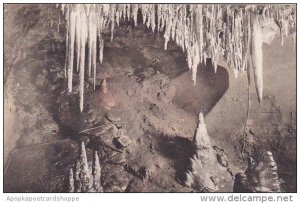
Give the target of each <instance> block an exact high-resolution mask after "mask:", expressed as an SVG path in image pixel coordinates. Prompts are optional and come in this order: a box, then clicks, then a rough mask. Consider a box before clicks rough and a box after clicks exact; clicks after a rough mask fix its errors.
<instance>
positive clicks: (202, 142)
mask: <svg viewBox="0 0 300 203" xmlns="http://www.w3.org/2000/svg"><path fill="white" fill-rule="evenodd" d="M194 143H195V145H196V146H197V148H199V149H209V147H210V146H211V144H210V139H209V136H208V133H207V129H206V125H205V122H204V118H203V114H202V113H201V112H200V113H199V121H198V127H197V129H196V133H195V135H194Z"/></svg>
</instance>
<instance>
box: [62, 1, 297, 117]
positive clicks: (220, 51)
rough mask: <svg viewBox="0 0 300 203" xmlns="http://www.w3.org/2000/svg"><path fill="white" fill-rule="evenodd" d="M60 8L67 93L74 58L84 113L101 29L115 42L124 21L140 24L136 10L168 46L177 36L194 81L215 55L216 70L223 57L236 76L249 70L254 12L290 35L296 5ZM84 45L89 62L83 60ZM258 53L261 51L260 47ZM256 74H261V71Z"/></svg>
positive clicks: (100, 49) (101, 44)
mask: <svg viewBox="0 0 300 203" xmlns="http://www.w3.org/2000/svg"><path fill="white" fill-rule="evenodd" d="M61 10H62V12H63V14H64V15H65V19H66V22H67V37H66V39H67V40H66V43H67V49H66V52H67V60H66V73H67V77H68V91H69V92H72V78H73V68H74V62H75V61H76V64H77V65H76V69H77V71H79V81H80V82H79V86H80V87H79V95H80V110H81V111H82V110H83V96H84V78H85V74H87V75H88V76H91V72H93V79H94V88H95V83H96V82H95V79H96V63H97V58H98V61H99V62H100V63H102V60H103V47H104V42H103V38H102V34H103V31H104V30H109V29H110V32H111V40H113V36H114V29H115V26H118V25H119V24H120V21H121V20H123V21H131V20H132V21H133V22H134V24H135V25H137V16H138V11H140V12H141V14H142V21H143V24H144V25H146V26H147V27H148V28H149V29H152V30H153V31H155V30H157V31H158V32H164V38H165V45H164V47H165V49H167V46H168V42H169V41H170V40H173V41H175V42H176V44H177V45H178V46H180V47H181V48H182V50H183V51H184V52H186V55H187V63H188V67H189V69H191V70H192V79H193V81H194V83H195V82H196V75H197V67H198V65H199V64H200V63H204V64H206V59H207V58H211V59H212V64H213V66H214V69H215V71H217V64H218V61H219V58H220V57H222V58H223V59H225V61H226V62H227V63H228V65H229V66H230V67H232V68H233V70H234V73H235V75H236V76H237V74H238V73H239V72H241V73H243V72H245V71H246V70H247V64H248V61H249V59H250V58H251V57H250V55H251V52H252V51H253V49H254V48H257V47H258V49H260V45H259V46H252V49H251V38H253V35H251V32H253V28H252V27H253V23H252V21H253V20H252V17H251V16H255V18H259V22H260V23H261V24H262V25H261V26H263V24H264V23H265V22H266V21H274V22H276V23H277V25H278V26H279V28H280V33H281V36H283V35H289V34H290V33H291V32H293V31H295V27H296V14H295V7H294V6H284V5H270V6H268V5H265V6H263V5H248V6H240V5H234V6H232V5H214V4H210V5H200V4H199V5H196V4H194V5H188V4H117V5H116V4H62V5H61ZM254 32H256V31H254ZM282 42H283V37H282ZM97 44H98V45H97ZM86 46H87V47H88V53H87V56H88V60H87V61H88V64H85V61H86V59H85V56H86V49H85V48H86ZM97 47H98V48H97ZM97 49H98V50H97ZM97 52H98V53H97ZM256 53H258V54H260V51H258V52H256ZM258 54H256V56H255V58H254V60H256V58H257V57H261V58H262V56H260V55H258ZM75 56H76V58H75ZM252 59H253V57H252ZM256 61H258V62H259V63H258V64H254V65H258V69H261V68H262V64H261V63H262V60H260V58H259V59H258V60H256ZM86 67H87V69H86ZM256 72H258V73H260V72H261V71H256ZM257 77H261V75H260V74H258V76H257ZM257 81H258V82H257ZM255 83H256V87H257V89H259V91H258V92H259V94H261V92H262V85H261V83H262V79H261V78H257V79H256V81H255ZM260 96H261V95H259V99H261V97H260Z"/></svg>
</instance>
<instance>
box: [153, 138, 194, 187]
mask: <svg viewBox="0 0 300 203" xmlns="http://www.w3.org/2000/svg"><path fill="white" fill-rule="evenodd" d="M157 140H158V141H157V147H158V150H159V152H160V153H161V154H162V155H163V156H165V157H167V158H169V159H171V160H172V161H173V163H174V169H175V171H176V172H175V180H176V181H177V182H178V183H180V184H182V183H183V182H184V181H185V172H186V171H187V170H188V169H190V167H191V164H190V161H189V158H190V157H192V155H193V154H194V152H195V146H194V144H193V142H192V141H191V140H189V139H188V138H185V137H180V136H176V137H170V136H163V135H162V136H159V137H157Z"/></svg>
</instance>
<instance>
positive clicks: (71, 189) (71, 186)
mask: <svg viewBox="0 0 300 203" xmlns="http://www.w3.org/2000/svg"><path fill="white" fill-rule="evenodd" d="M68 179H69V183H68V192H74V174H73V169H72V168H71V169H70V170H69V177H68Z"/></svg>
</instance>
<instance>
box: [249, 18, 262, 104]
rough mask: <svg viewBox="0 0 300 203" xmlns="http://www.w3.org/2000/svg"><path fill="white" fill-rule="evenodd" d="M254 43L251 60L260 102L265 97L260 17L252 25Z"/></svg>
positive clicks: (252, 44)
mask: <svg viewBox="0 0 300 203" xmlns="http://www.w3.org/2000/svg"><path fill="white" fill-rule="evenodd" d="M251 32H252V43H251V60H252V69H253V75H254V82H255V87H256V92H257V96H258V100H259V102H261V101H262V96H263V70H262V65H263V53H262V45H263V39H262V37H263V36H262V27H261V25H260V24H259V21H258V17H257V16H255V17H254V19H253V24H252V31H251Z"/></svg>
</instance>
